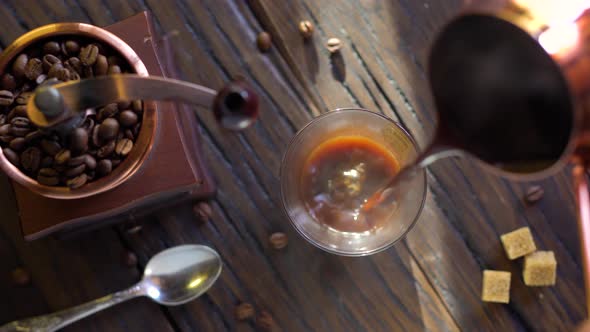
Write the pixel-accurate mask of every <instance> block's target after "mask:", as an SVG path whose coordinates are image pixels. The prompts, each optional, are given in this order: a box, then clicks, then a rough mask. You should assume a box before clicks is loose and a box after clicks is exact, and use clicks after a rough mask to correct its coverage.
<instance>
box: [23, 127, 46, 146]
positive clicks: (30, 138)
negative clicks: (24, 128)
mask: <svg viewBox="0 0 590 332" xmlns="http://www.w3.org/2000/svg"><path fill="white" fill-rule="evenodd" d="M41 137H43V133H42V132H41V131H40V130H35V131H32V132H30V133H28V134H27V136H25V140H26V141H27V143H31V142H33V141H35V140H37V139H38V138H41Z"/></svg>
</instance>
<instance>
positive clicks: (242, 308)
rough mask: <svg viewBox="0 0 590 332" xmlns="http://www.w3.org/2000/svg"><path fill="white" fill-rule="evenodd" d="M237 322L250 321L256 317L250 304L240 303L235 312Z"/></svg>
mask: <svg viewBox="0 0 590 332" xmlns="http://www.w3.org/2000/svg"><path fill="white" fill-rule="evenodd" d="M234 314H235V316H236V319H237V320H241V321H243V320H248V319H251V318H252V317H254V307H253V306H252V305H251V304H250V303H240V304H239V305H237V306H236V309H235V312H234Z"/></svg>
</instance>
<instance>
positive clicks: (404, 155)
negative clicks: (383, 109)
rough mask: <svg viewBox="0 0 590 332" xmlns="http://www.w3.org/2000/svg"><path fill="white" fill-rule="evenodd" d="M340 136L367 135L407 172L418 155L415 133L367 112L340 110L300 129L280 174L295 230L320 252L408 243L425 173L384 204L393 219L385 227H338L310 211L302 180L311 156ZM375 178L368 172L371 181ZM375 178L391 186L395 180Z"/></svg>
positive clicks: (360, 251) (352, 252)
mask: <svg viewBox="0 0 590 332" xmlns="http://www.w3.org/2000/svg"><path fill="white" fill-rule="evenodd" d="M339 136H362V137H364V138H367V139H369V140H371V141H372V142H375V143H377V144H378V145H380V146H382V147H383V148H385V149H386V150H387V151H389V152H390V153H391V154H392V155H393V156H394V157H395V159H396V160H397V163H398V164H399V166H400V167H401V168H403V167H405V166H406V165H408V164H409V163H411V162H413V161H414V160H416V158H417V156H418V150H417V146H416V143H415V142H414V140H413V138H412V137H411V136H410V134H409V133H408V132H407V131H405V130H404V129H403V128H402V127H401V126H400V125H399V124H397V123H396V122H394V121H392V120H391V119H389V118H387V117H385V116H383V115H380V114H377V113H373V112H369V111H367V110H364V109H337V110H335V111H332V112H329V113H326V114H323V115H321V116H319V117H317V118H315V119H313V120H312V121H311V122H310V123H308V124H307V125H306V126H305V127H303V128H302V129H301V130H299V132H298V133H297V134H296V135H295V137H294V138H293V139H292V140H291V142H290V144H289V147H288V149H287V152H286V153H285V155H284V156H283V160H282V163H281V171H280V179H281V196H282V202H283V209H284V211H285V213H286V214H287V216H288V217H289V220H290V221H291V223H292V224H293V226H294V227H295V229H296V230H297V231H298V232H299V233H300V234H301V235H302V236H303V237H304V238H305V239H306V240H308V241H309V242H311V243H312V244H313V245H315V246H317V247H318V248H320V249H323V250H325V251H327V252H330V253H334V254H338V255H344V256H365V255H371V254H374V253H377V252H379V251H382V250H385V249H387V248H389V247H390V246H392V245H393V244H394V243H395V242H397V241H398V240H400V239H402V238H403V237H404V236H405V235H406V234H407V233H408V231H409V230H410V229H411V228H412V226H414V224H415V223H416V221H417V220H418V217H419V215H420V212H421V211H422V207H423V206H424V201H425V198H426V172H425V171H424V170H419V171H417V172H416V173H414V174H413V175H412V177H411V178H409V179H404V181H400V182H399V183H398V184H397V185H396V187H395V192H396V193H398V194H396V197H395V199H394V200H391V199H388V200H386V202H384V203H382V204H387V206H385V207H381V208H385V211H387V217H386V218H384V222H381V223H379V227H376V228H373V229H371V230H367V231H342V230H338V229H334V228H332V227H330V226H329V225H328V224H327V223H324V222H322V221H320V220H317V219H316V217H315V216H314V214H313V213H312V212H310V211H311V209H310V208H309V206H307V205H306V200H305V199H304V197H303V193H302V182H301V181H302V176H303V172H304V167H305V165H306V162H307V160H308V157H309V156H310V155H311V154H312V152H313V151H314V149H315V148H316V147H318V146H319V145H320V144H322V143H323V142H326V141H327V140H330V139H333V138H336V137H339ZM371 176H372V174H369V172H367V174H366V178H367V179H369V177H371ZM370 180H372V183H382V186H385V185H386V184H387V183H388V182H389V181H390V180H391V178H390V179H385V178H384V179H370ZM326 181H327V179H326ZM365 181H366V180H365ZM378 187H379V186H376V188H378ZM380 189H381V188H380ZM369 196H370V195H369ZM367 198H368V197H367ZM355 220H356V219H355Z"/></svg>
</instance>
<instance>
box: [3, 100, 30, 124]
mask: <svg viewBox="0 0 590 332" xmlns="http://www.w3.org/2000/svg"><path fill="white" fill-rule="evenodd" d="M19 98H20V96H19V97H18V98H17V99H19ZM16 117H20V118H27V106H26V105H18V106H16V107H15V108H13V109H12V110H11V111H10V113H8V116H7V117H6V120H8V121H9V122H11V121H12V120H13V119H14V118H16Z"/></svg>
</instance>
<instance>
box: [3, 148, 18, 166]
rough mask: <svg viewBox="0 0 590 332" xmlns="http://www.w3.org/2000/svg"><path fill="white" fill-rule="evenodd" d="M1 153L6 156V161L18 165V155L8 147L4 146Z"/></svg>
mask: <svg viewBox="0 0 590 332" xmlns="http://www.w3.org/2000/svg"><path fill="white" fill-rule="evenodd" d="M2 153H4V156H5V157H6V159H8V161H10V163H11V164H13V165H14V166H19V165H20V157H19V156H18V154H17V153H16V152H14V151H13V150H11V149H9V148H4V149H2Z"/></svg>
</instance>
